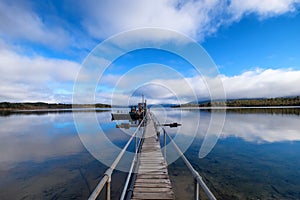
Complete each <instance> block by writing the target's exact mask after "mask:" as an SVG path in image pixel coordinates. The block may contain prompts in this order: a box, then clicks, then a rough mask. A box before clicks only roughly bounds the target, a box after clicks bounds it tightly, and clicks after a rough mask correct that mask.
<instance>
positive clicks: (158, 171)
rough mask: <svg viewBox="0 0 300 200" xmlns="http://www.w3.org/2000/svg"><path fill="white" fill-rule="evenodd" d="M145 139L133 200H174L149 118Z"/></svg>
mask: <svg viewBox="0 0 300 200" xmlns="http://www.w3.org/2000/svg"><path fill="white" fill-rule="evenodd" d="M144 137H145V139H144V142H143V144H142V148H141V153H140V160H139V168H138V173H137V178H136V180H135V184H134V189H133V195H132V199H174V198H175V197H174V193H173V190H172V185H171V182H170V179H169V175H168V170H167V164H166V162H165V159H164V158H163V156H162V152H161V149H160V144H159V141H158V140H157V138H156V131H155V128H154V123H153V121H152V120H151V119H150V118H149V117H148V120H147V126H146V128H145V134H144Z"/></svg>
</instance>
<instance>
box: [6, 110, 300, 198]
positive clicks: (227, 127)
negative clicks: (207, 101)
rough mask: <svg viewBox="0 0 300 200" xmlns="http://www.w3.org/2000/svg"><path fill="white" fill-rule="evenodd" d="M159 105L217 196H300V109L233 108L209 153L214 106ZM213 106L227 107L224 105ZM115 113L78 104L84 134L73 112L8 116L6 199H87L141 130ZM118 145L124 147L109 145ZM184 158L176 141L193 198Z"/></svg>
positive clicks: (173, 157)
mask: <svg viewBox="0 0 300 200" xmlns="http://www.w3.org/2000/svg"><path fill="white" fill-rule="evenodd" d="M153 112H154V113H155V114H156V116H157V118H158V120H159V121H161V122H168V123H169V122H179V123H182V126H181V127H179V128H172V129H171V128H166V130H167V132H168V133H169V134H170V135H171V136H172V137H174V138H175V141H176V142H177V143H178V146H179V147H180V148H181V149H182V150H184V151H185V155H186V157H187V158H188V159H189V160H190V162H191V163H192V165H193V166H194V168H195V169H196V170H197V171H198V172H199V174H200V175H201V176H202V177H203V179H204V181H205V182H206V183H207V184H208V186H209V187H210V188H211V190H212V191H213V193H214V194H216V197H218V198H220V199H298V198H300V171H299V166H300V156H299V155H300V117H299V110H298V109H272V110H271V109H258V110H254V109H241V110H237V109H236V110H229V111H228V112H227V114H226V118H225V123H224V127H223V131H222V133H221V134H220V135H219V136H218V140H217V141H216V144H215V146H214V148H213V149H212V151H211V152H210V153H209V154H208V155H207V156H205V157H204V158H200V157H199V149H200V148H201V145H202V143H203V140H204V138H205V137H208V136H207V130H208V128H209V125H210V120H211V115H212V114H211V113H212V111H207V110H201V111H199V110H196V109H183V110H180V109H167V110H165V109H153ZM213 112H214V115H223V114H224V113H223V112H224V111H213ZM110 113H111V112H110V111H108V112H96V113H95V112H76V115H77V116H80V117H82V120H83V124H85V126H83V124H80V123H79V124H77V126H80V127H77V128H79V129H81V133H80V134H78V133H77V130H76V126H75V124H74V120H73V113H72V112H22V113H13V114H9V113H5V114H3V115H2V116H0V199H86V198H87V197H88V196H89V194H90V193H91V191H92V190H93V189H94V188H95V186H96V184H97V183H98V181H99V180H100V179H101V177H102V174H103V172H104V171H105V170H106V168H107V165H108V164H109V163H111V162H112V161H113V160H114V158H115V157H116V156H117V154H118V153H119V150H120V148H122V147H123V146H124V145H125V143H126V141H127V140H128V138H129V135H130V134H132V133H133V132H134V130H135V128H131V129H128V130H125V129H117V128H115V126H116V123H124V122H125V121H122V122H112V121H111V116H110ZM95 116H96V118H97V122H98V124H99V125H100V127H101V130H102V131H103V132H104V134H105V138H106V139H108V141H111V143H110V144H106V142H105V141H106V140H105V139H104V138H103V136H101V135H99V134H98V132H97V131H98V130H97V129H95V130H94V129H93V128H92V126H91V125H89V123H88V122H89V121H90V120H89V119H90V118H93V117H95ZM79 119H81V118H79ZM81 125H82V126H81ZM82 130H84V131H82ZM213 134H214V133H213V132H211V133H210V135H209V136H212V137H213ZM215 134H216V135H218V134H217V133H215ZM162 136H163V135H162V134H161V138H162ZM110 146H116V147H117V148H115V149H109V148H108V147H110ZM131 150H132V148H131ZM94 156H95V157H97V158H98V159H100V160H101V159H102V160H101V161H103V160H105V162H99V161H98V160H97V159H95V158H94ZM130 156H131V155H126V157H125V158H126V159H123V160H121V163H120V166H122V167H121V168H120V170H126V169H127V168H128V167H129V163H130V159H129V158H131V157H130ZM127 158H128V159H127ZM177 158H178V155H177V154H176V152H175V150H174V149H173V148H172V145H170V144H169V145H168V148H167V159H168V161H169V164H170V165H169V174H170V178H171V181H172V184H173V187H174V190H175V193H176V197H177V199H189V198H192V195H193V179H192V176H191V174H190V173H189V171H188V169H187V168H186V166H185V164H184V163H183V162H182V160H181V159H178V160H177ZM125 178H126V173H124V172H121V171H116V173H114V175H113V178H112V181H113V182H112V183H113V184H112V191H113V193H112V197H113V199H117V198H118V197H119V195H120V191H121V190H122V185H123V183H124V181H125Z"/></svg>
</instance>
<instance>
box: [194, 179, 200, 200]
mask: <svg viewBox="0 0 300 200" xmlns="http://www.w3.org/2000/svg"><path fill="white" fill-rule="evenodd" d="M194 186H195V188H194V196H195V200H199V183H198V182H197V180H196V179H194Z"/></svg>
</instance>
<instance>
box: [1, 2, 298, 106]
mask: <svg viewBox="0 0 300 200" xmlns="http://www.w3.org/2000/svg"><path fill="white" fill-rule="evenodd" d="M299 9H300V1H299V0H253V1H247V2H245V1H242V0H228V1H221V0H210V1H209V0H198V1H181V0H177V1H169V0H155V1H139V0H133V1H125V0H116V1H93V0H87V1H79V0H73V1H72V0H65V1H50V0H49V1H9V0H3V1H1V2H0V76H1V79H0V91H1V93H0V101H13V102H23V101H31V102H35V101H45V102H65V103H69V102H72V93H73V85H74V81H75V80H76V77H77V74H78V72H79V70H80V68H81V64H82V62H83V61H84V59H85V58H86V57H87V56H88V55H89V53H90V52H91V51H92V50H93V49H94V48H95V47H96V45H98V44H99V43H101V42H102V41H103V40H105V39H107V38H109V37H111V36H113V35H114V34H118V33H120V32H122V31H128V30H132V29H136V28H144V27H155V28H162V29H169V30H174V31H177V32H179V33H182V34H184V35H186V36H188V37H190V38H192V39H193V40H195V41H197V42H198V43H199V44H200V45H202V46H203V47H204V48H205V50H206V51H207V52H208V54H209V55H210V56H211V58H212V59H213V60H214V62H215V63H216V65H217V67H218V69H219V71H220V77H221V79H222V81H223V84H224V89H225V92H226V95H227V98H257V97H278V96H293V95H300V89H299V87H298V86H297V84H298V82H299V80H300V39H299V35H300V12H299ZM149 63H154V64H153V65H151V64H149ZM159 64H161V65H166V66H169V67H171V68H173V69H174V70H175V71H176V72H178V73H180V74H181V75H180V76H179V75H178V74H177V75H175V76H170V77H168V76H166V77H165V78H163V77H162V76H157V77H156V76H155V74H153V75H152V79H153V80H154V79H155V80H156V81H157V79H160V80H158V82H160V83H161V84H162V85H163V87H161V86H158V85H155V84H154V85H153V86H151V80H149V79H147V81H148V82H147V83H146V82H145V84H147V86H145V88H140V86H139V87H137V86H136V88H134V85H132V88H129V90H128V91H126V92H124V90H123V91H117V90H116V89H115V85H114V84H116V83H117V82H118V81H120V79H121V77H122V73H123V77H124V74H126V72H129V71H130V70H132V69H135V68H138V66H140V65H142V66H143V67H147V70H148V68H151V67H152V66H153V69H154V68H155V66H156V67H157V66H160V65H159ZM162 68H164V67H162ZM155 69H156V68H155ZM164 70H167V71H168V69H167V68H164ZM138 71H139V70H137V72H138ZM149 73H152V72H151V70H150V71H149ZM129 74H130V73H129ZM161 74H163V71H162V72H161ZM132 77H134V73H132V74H131V75H130V76H129V75H128V77H127V79H128V80H127V81H129V80H132ZM181 79H185V80H186V82H187V83H188V84H190V85H191V86H190V87H191V88H192V90H193V91H194V93H195V94H196V95H197V97H198V98H200V99H202V98H206V97H208V91H207V88H206V89H205V83H203V80H202V78H201V76H199V74H197V73H194V70H193V68H192V67H191V66H190V65H189V64H188V63H186V62H185V61H184V60H182V59H181V58H178V57H176V56H174V55H172V54H170V53H168V52H159V51H154V50H144V51H139V52H138V51H137V52H132V53H130V54H128V55H126V56H123V57H121V58H120V59H119V60H117V61H116V62H115V63H113V65H112V66H111V67H110V69H108V70H107V71H106V72H105V76H104V77H102V78H101V79H100V82H99V87H98V88H97V91H96V92H95V93H96V100H95V101H96V102H103V103H110V102H111V98H112V97H111V95H112V93H113V92H115V93H116V94H115V95H114V97H115V98H118V102H122V101H126V98H128V96H132V95H133V94H134V93H139V92H136V91H143V92H145V93H148V94H146V96H147V95H148V96H147V97H148V98H149V101H150V102H152V103H161V102H166V103H176V100H175V99H174V98H172V94H170V95H165V94H166V93H168V84H171V85H172V87H178V88H180V87H181V86H182V85H181V84H182V80H181ZM123 81H124V80H123ZM176 84H177V85H176ZM118 92H119V93H118ZM176 95H178V96H179V97H180V96H183V97H184V101H187V102H188V101H189V100H191V99H192V98H189V95H188V94H187V93H186V91H184V90H181V91H178V94H176Z"/></svg>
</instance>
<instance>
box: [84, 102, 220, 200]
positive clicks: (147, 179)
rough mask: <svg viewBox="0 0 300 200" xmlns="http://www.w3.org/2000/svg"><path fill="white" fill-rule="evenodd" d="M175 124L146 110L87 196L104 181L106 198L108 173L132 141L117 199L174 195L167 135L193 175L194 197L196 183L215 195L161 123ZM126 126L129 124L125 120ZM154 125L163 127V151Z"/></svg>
mask: <svg viewBox="0 0 300 200" xmlns="http://www.w3.org/2000/svg"><path fill="white" fill-rule="evenodd" d="M144 105H146V104H144ZM178 125H180V124H177V123H173V124H160V123H158V121H157V120H155V116H154V115H153V114H152V113H150V111H149V112H147V113H146V112H145V113H144V117H143V119H142V121H141V122H140V123H139V125H138V127H137V129H136V131H135V132H134V133H133V135H132V136H131V138H130V139H129V140H128V142H127V144H126V145H125V147H124V148H123V149H122V151H121V152H120V154H119V155H118V157H117V158H116V160H115V161H114V162H113V164H112V165H111V167H110V168H108V169H107V170H106V172H105V173H104V176H103V178H102V179H101V181H100V182H99V184H98V185H97V187H96V188H95V190H94V191H93V193H92V194H91V196H90V198H89V199H91V200H92V199H96V198H97V197H98V195H99V194H100V192H101V191H102V189H103V188H104V187H105V185H106V199H107V200H109V199H110V185H111V175H112V173H113V171H114V169H115V168H116V166H117V165H118V163H119V161H120V160H121V158H122V156H123V155H124V153H125V151H126V150H127V148H128V146H129V145H130V144H131V143H132V141H135V142H134V144H135V155H134V157H133V161H132V164H131V167H130V170H129V172H128V176H127V179H126V182H125V185H124V188H123V192H122V194H121V198H120V199H175V194H174V191H173V189H172V184H171V181H170V179H169V175H168V169H167V161H166V155H167V154H166V140H167V136H168V137H169V139H170V144H172V145H173V146H174V147H175V150H176V151H177V152H178V154H179V155H180V156H181V158H182V159H183V161H184V162H185V163H186V165H187V167H188V169H189V170H190V172H191V174H192V176H193V178H194V181H195V193H194V194H195V199H199V185H200V186H201V188H202V189H203V191H204V192H205V193H206V194H207V196H208V198H209V199H216V198H215V197H214V195H213V194H212V193H211V191H210V190H209V188H208V187H207V186H206V184H205V183H204V181H203V180H202V177H201V176H200V175H199V174H198V172H197V171H196V170H195V169H194V168H193V167H192V165H191V164H190V163H189V161H188V160H187V159H186V157H185V156H184V155H183V153H182V152H181V150H180V149H179V148H178V146H177V145H176V144H175V142H174V141H173V140H172V138H171V137H170V136H169V135H168V134H167V133H166V131H165V129H164V128H163V126H170V127H176V126H178ZM128 126H129V127H130V125H129V124H128ZM158 126H161V127H162V130H163V138H164V139H163V144H164V146H163V153H162V151H161V147H160V141H159V139H160V134H159V131H158ZM122 128H126V127H122ZM127 128H128V127H127ZM140 130H141V132H142V135H141V137H138V133H139V132H140ZM163 154H164V156H163Z"/></svg>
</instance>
